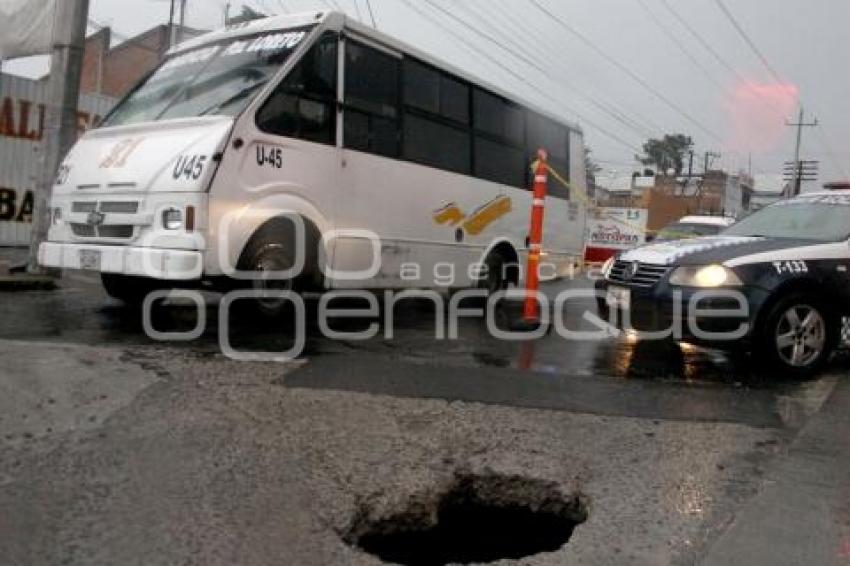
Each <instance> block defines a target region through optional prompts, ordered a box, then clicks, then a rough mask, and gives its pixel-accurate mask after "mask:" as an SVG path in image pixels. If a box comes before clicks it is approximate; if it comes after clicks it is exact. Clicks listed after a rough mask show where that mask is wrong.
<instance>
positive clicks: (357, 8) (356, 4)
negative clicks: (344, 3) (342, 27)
mask: <svg viewBox="0 0 850 566" xmlns="http://www.w3.org/2000/svg"><path fill="white" fill-rule="evenodd" d="M351 1H352V2H354V10H355V11H356V12H357V20H358V21H361V22H362V21H363V13H362V12H361V11H360V2H358V1H357V0H351Z"/></svg>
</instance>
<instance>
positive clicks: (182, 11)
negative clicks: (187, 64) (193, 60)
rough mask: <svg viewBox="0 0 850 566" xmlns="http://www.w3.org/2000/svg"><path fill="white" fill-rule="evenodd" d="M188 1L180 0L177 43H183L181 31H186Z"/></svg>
mask: <svg viewBox="0 0 850 566" xmlns="http://www.w3.org/2000/svg"><path fill="white" fill-rule="evenodd" d="M188 1H189V0H180V30H179V34H178V36H177V37H178V41H177V43H182V42H183V30H184V29H186V4H187V3H188Z"/></svg>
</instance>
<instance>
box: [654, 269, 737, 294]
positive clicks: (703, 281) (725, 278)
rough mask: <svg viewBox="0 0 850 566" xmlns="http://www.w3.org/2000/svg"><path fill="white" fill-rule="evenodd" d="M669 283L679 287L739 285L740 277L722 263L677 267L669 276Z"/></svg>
mask: <svg viewBox="0 0 850 566" xmlns="http://www.w3.org/2000/svg"><path fill="white" fill-rule="evenodd" d="M670 284H671V285H677V286H679V287H699V288H702V289H712V288H716V287H740V286H741V285H743V283H742V282H741V279H740V278H739V277H738V276H737V275H735V272H734V271H732V270H731V269H729V268H728V267H724V266H722V265H701V266H694V267H691V266H687V267H679V268H678V269H676V270H675V271H674V272H673V275H671V276H670Z"/></svg>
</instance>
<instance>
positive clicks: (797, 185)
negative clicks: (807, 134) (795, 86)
mask: <svg viewBox="0 0 850 566" xmlns="http://www.w3.org/2000/svg"><path fill="white" fill-rule="evenodd" d="M804 117H805V113H804V111H803V107H802V106H800V117H799V119H798V120H797V122H796V123H795V122H790V121H786V122H785V123H786V124H787V125H788V127H792V128H797V144H796V146H795V148H794V164H795V170H796V171H797V172H798V173H797V174H795V175H794V185H793V186H794V189H793V190H794V194H793V195H791V196H797V195H799V194H800V193H801V192H802V190H803V175H802V169H803V167H802V164H801V162H800V149H801V148H802V145H803V128H816V127H817V126H818V119H817V118H815V119H814V121H812V122H808V123H807V122H805V121H803V118H804Z"/></svg>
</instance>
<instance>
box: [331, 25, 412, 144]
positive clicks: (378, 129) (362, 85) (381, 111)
mask: <svg viewBox="0 0 850 566" xmlns="http://www.w3.org/2000/svg"><path fill="white" fill-rule="evenodd" d="M400 66H401V65H400V61H399V60H398V59H396V58H395V57H393V56H391V55H388V54H386V53H384V52H382V51H379V50H377V49H373V48H371V47H367V46H365V45H362V44H360V43H357V42H356V41H353V40H349V41H347V42H346V45H345V127H344V132H345V133H344V134H343V139H344V141H343V145H344V146H345V147H346V148H348V149H354V150H357V151H365V152H369V153H374V154H377V155H383V156H386V157H398V147H399V143H398V137H399V133H398V129H399V126H398V115H399V112H398V101H399V75H400V73H401V70H400Z"/></svg>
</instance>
